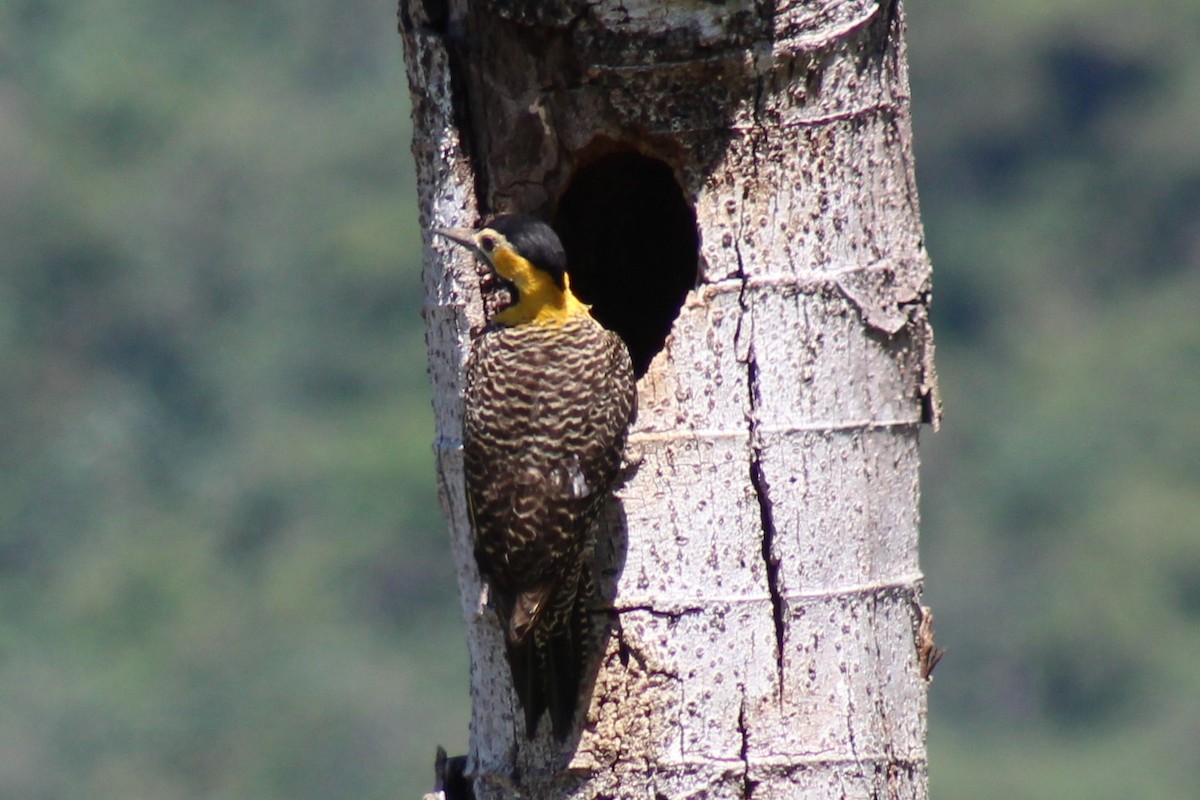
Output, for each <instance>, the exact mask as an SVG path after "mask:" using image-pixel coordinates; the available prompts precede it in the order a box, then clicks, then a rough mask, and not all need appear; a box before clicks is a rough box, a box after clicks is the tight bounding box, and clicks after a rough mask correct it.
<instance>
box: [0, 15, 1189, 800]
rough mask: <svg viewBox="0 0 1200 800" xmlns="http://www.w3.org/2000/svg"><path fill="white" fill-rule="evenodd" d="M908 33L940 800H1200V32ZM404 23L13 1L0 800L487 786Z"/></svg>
mask: <svg viewBox="0 0 1200 800" xmlns="http://www.w3.org/2000/svg"><path fill="white" fill-rule="evenodd" d="M908 14H909V22H910V38H909V45H910V47H909V57H910V66H911V70H912V83H913V92H914V98H915V105H914V115H915V129H916V145H917V151H918V152H917V155H918V179H919V182H920V188H921V199H922V203H923V208H924V219H925V225H926V229H927V234H928V243H929V248H930V251H931V252H932V254H933V257H934V261H935V267H936V299H935V308H934V316H935V322H936V325H937V332H938V336H939V340H938V344H939V348H938V366H939V368H940V371H941V378H942V389H943V392H944V395H945V401H946V406H947V418H946V422H945V427H944V430H943V432H942V433H940V434H938V435H937V436H934V435H928V436H926V438H925V441H924V450H923V453H924V461H925V468H924V472H923V487H924V501H923V510H924V523H923V531H922V532H923V551H922V559H923V565H924V567H925V571H926V573H927V575H928V595H927V597H928V600H929V601H930V603H931V604H932V605H933V606H934V609H935V611H936V613H937V623H938V635H939V640H940V643H941V644H943V645H944V646H946V647H947V648H948V649H949V653H948V655H947V656H946V659H945V661H944V662H943V663H942V665H941V666H940V667H939V669H938V671H937V674H936V679H935V681H934V683H933V685H932V687H931V688H932V691H931V707H932V711H931V721H930V727H931V736H930V757H931V760H932V768H931V769H932V788H933V796H934V798H935V800H950V799H951V798H975V799H982V800H989V799H990V798H996V799H997V800H999V799H1000V798H1005V799H1008V798H1048V799H1049V798H1055V799H1056V800H1057V799H1061V798H1089V799H1091V798H1114V799H1115V798H1130V797H1145V798H1194V797H1197V796H1200V522H1197V520H1200V491H1198V488H1200V312H1198V311H1197V304H1198V303H1197V301H1198V300H1200V47H1198V46H1197V42H1200V5H1198V4H1196V3H1195V2H1194V1H1192V0H1189V2H1182V1H1180V2H1167V1H1166V0H1163V2H1150V3H1142V4H1137V3H1132V2H1126V3H1124V4H1122V3H1117V2H1106V1H1105V0H1093V2H1090V3H1082V2H1056V3H1040V2H1015V3H959V2H952V0H911V2H910V3H909V6H908ZM394 19H395V11H394V5H393V1H392V0H339V2H332V1H331V0H291V2H286V3H285V2H280V1H279V0H259V2H256V3H238V2H228V0H209V1H208V2H203V3H201V2H196V1H195V0H174V2H164V0H92V1H91V2H87V3H65V2H50V1H49V0H0V337H2V346H0V411H2V413H0V798H14V799H19V800H26V799H27V800H40V799H41V798H47V799H49V798H56V799H57V798H80V799H81V800H82V799H83V798H86V799H87V800H108V799H109V798H111V799H112V800H129V799H130V798H155V799H158V798H162V800H172V799H173V798H211V799H214V800H215V799H216V798H229V799H230V800H232V799H233V798H237V799H238V800H254V799H255V798H284V797H286V798H289V800H303V799H304V798H347V800H349V799H350V798H353V799H354V800H368V799H369V798H385V797H386V798H394V797H416V796H419V794H420V793H421V792H423V791H425V790H427V789H428V788H429V786H430V780H431V777H432V769H431V766H432V755H433V746H434V745H435V744H436V743H439V742H440V743H443V744H445V745H447V746H448V747H449V748H450V749H451V750H452V751H462V750H463V749H464V748H465V745H466V724H467V703H468V700H467V686H466V663H465V662H466V655H465V648H464V646H463V630H462V625H461V623H460V621H459V611H458V604H457V596H456V589H455V585H454V580H453V576H452V570H451V566H450V557H449V553H448V546H447V542H446V538H445V534H444V529H443V526H442V522H441V519H440V516H439V511H438V507H437V502H436V496H435V491H434V485H433V471H432V457H431V455H430V449H429V441H430V439H431V414H430V410H429V409H430V404H429V387H428V383H427V379H426V377H425V364H424V349H423V343H422V333H421V321H420V316H419V307H420V302H421V287H420V279H419V267H420V265H419V260H420V250H419V244H420V239H419V234H418V231H417V229H416V210H415V196H414V187H413V168H412V164H411V157H410V155H409V151H408V138H409V125H408V111H407V85H406V83H405V78H404V72H403V64H402V61H401V55H400V44H399V40H398V37H397V36H396V35H395V32H394V30H395V24H394Z"/></svg>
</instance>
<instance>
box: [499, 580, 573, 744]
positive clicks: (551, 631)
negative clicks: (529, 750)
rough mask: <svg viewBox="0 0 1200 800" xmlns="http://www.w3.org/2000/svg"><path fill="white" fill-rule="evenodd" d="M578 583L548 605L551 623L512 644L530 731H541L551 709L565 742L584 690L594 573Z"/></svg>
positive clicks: (519, 696) (518, 687)
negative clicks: (545, 716)
mask: <svg viewBox="0 0 1200 800" xmlns="http://www.w3.org/2000/svg"><path fill="white" fill-rule="evenodd" d="M578 584H579V585H578V586H576V587H563V589H560V591H559V592H558V594H557V596H555V597H554V598H552V599H551V602H552V603H553V605H552V606H551V607H550V608H547V609H546V613H547V618H546V619H545V620H544V622H545V624H543V625H538V626H537V627H536V628H534V629H533V630H532V631H530V632H529V634H528V635H527V636H525V637H524V638H523V639H519V640H517V641H513V640H512V639H511V638H510V639H508V642H507V650H508V653H507V654H508V663H509V666H510V667H511V669H512V677H513V687H514V688H515V689H516V691H517V699H518V700H519V701H520V703H521V707H522V708H523V709H524V711H525V735H526V736H527V737H529V738H530V739H532V738H533V737H534V736H535V735H536V733H537V725H538V721H539V720H541V718H542V714H544V713H545V712H546V711H549V712H550V725H551V728H552V730H553V732H554V738H555V739H557V740H559V741H560V742H561V741H564V740H565V739H566V738H567V736H568V734H569V733H570V732H571V726H572V723H573V722H574V720H575V712H576V710H578V708H579V697H580V695H581V694H582V691H583V686H582V684H583V675H584V666H585V664H586V661H587V652H588V639H589V636H590V634H591V617H590V615H589V613H588V605H589V603H590V600H591V597H592V589H591V586H592V581H591V576H590V575H586V570H585V575H584V576H581V577H580V578H579V580H578Z"/></svg>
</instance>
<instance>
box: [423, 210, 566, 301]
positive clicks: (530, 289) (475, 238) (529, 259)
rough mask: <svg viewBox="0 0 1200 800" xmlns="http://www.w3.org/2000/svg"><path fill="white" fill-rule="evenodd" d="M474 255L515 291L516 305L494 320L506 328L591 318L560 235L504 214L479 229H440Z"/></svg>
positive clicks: (527, 219) (537, 222) (523, 217)
mask: <svg viewBox="0 0 1200 800" xmlns="http://www.w3.org/2000/svg"><path fill="white" fill-rule="evenodd" d="M433 232H434V233H436V234H438V235H440V236H444V237H445V238H447V239H449V240H450V241H452V242H456V243H458V244H460V245H462V246H463V247H466V248H468V249H470V250H472V251H474V252H475V253H476V254H477V255H478V256H479V257H480V258H482V259H483V260H484V262H486V263H487V265H488V266H489V267H490V268H491V269H492V271H493V272H495V273H496V275H497V276H498V277H499V278H500V279H501V280H503V281H504V282H505V283H507V284H509V286H511V287H512V289H513V292H514V294H515V301H514V302H513V304H512V305H510V306H508V307H507V308H505V309H503V310H501V311H500V312H498V313H497V314H496V315H495V317H494V318H493V321H494V322H497V323H499V324H501V325H524V324H527V323H533V324H538V325H554V324H562V323H563V322H565V321H566V320H567V319H568V318H569V317H571V316H573V315H575V314H579V313H584V314H586V313H588V311H587V308H588V307H587V306H586V305H584V304H583V303H581V302H580V301H579V300H578V299H577V298H576V297H575V295H574V294H573V293H572V292H571V281H570V278H569V277H568V276H567V254H566V251H564V250H563V246H562V242H561V241H559V238H558V234H556V233H555V232H554V230H553V229H552V228H551V227H550V226H549V225H547V224H546V223H544V222H542V221H541V220H538V219H534V218H533V217H530V216H526V215H524V214H502V215H500V216H498V217H495V218H493V219H492V220H490V221H488V222H487V223H485V224H484V225H483V227H481V228H478V229H471V228H434V230H433Z"/></svg>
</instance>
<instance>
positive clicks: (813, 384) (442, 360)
mask: <svg viewBox="0 0 1200 800" xmlns="http://www.w3.org/2000/svg"><path fill="white" fill-rule="evenodd" d="M400 22H401V25H400V27H401V33H402V36H403V39H404V44H405V53H406V63H407V68H408V74H409V81H410V86H411V91H412V99H413V123H414V141H413V151H414V155H415V157H416V162H417V172H418V191H419V194H420V209H421V222H422V225H423V226H424V227H425V228H426V229H428V228H429V227H430V226H456V225H466V224H474V223H475V222H477V221H478V220H479V219H480V218H481V217H483V216H486V215H487V214H491V213H496V212H500V211H523V212H529V213H534V214H539V215H541V216H543V217H545V218H547V219H556V220H559V221H561V222H562V223H563V226H562V228H560V233H563V234H564V241H565V242H567V243H568V257H569V259H570V260H571V263H572V264H573V265H574V264H575V263H576V260H577V259H580V260H583V259H586V258H587V257H591V256H595V255H596V253H600V254H601V256H603V258H600V260H599V262H598V263H599V265H600V266H599V273H598V274H599V275H600V277H598V278H596V280H597V281H601V282H602V281H603V278H604V275H603V273H604V265H605V264H611V263H616V261H619V260H620V258H619V257H620V256H621V255H622V254H628V253H632V252H635V251H636V253H644V252H646V251H647V250H648V249H652V248H653V247H658V246H659V245H661V246H662V247H663V248H664V249H663V250H662V253H663V254H665V255H662V256H661V258H659V256H658V255H656V256H655V258H656V259H659V260H660V261H662V260H663V259H667V258H668V257H669V253H668V252H667V251H668V250H670V248H675V249H677V250H679V249H682V251H683V257H684V258H685V260H687V263H688V264H689V265H694V269H695V273H694V275H689V276H688V280H687V284H686V286H684V289H683V290H682V291H681V292H680V293H679V297H680V298H682V304H681V307H678V310H677V311H676V310H675V307H676V306H679V305H680V304H679V302H678V300H673V301H671V302H672V303H673V305H672V307H671V309H670V313H669V314H668V316H667V321H668V322H669V321H670V319H671V318H672V317H674V321H673V324H671V326H670V328H669V335H666V338H665V342H663V341H661V336H660V337H659V338H658V339H655V338H654V336H653V335H652V334H646V340H645V341H644V342H642V343H641V344H642V346H643V349H644V350H645V351H646V359H645V361H646V363H645V364H643V365H642V366H643V369H644V375H643V376H642V377H641V379H640V382H639V403H640V411H639V417H638V420H637V422H636V424H635V427H634V429H633V432H632V435H631V454H630V455H631V458H632V460H634V461H636V462H637V465H638V466H637V468H636V470H634V471H633V472H632V476H631V477H630V479H629V480H628V482H627V483H626V484H625V485H624V486H623V487H622V488H621V489H620V490H619V491H618V492H617V495H616V497H615V499H614V501H613V502H612V503H611V504H610V507H609V509H608V511H607V513H606V514H605V516H604V520H603V521H602V524H601V525H600V526H599V530H598V531H597V532H596V547H595V551H596V552H595V556H594V562H595V563H594V568H595V572H596V575H597V578H598V579H599V581H600V583H601V584H602V587H603V589H602V591H603V594H604V603H605V604H607V605H608V606H610V608H608V609H601V610H600V612H599V613H601V614H602V618H604V619H607V620H608V622H609V624H608V625H606V626H601V627H602V629H603V630H602V635H598V638H597V642H596V647H597V650H598V654H597V656H596V658H597V666H596V667H595V669H596V671H597V675H596V679H595V685H594V688H593V690H592V691H591V694H590V698H585V699H584V701H583V705H584V706H585V707H586V709H587V710H586V716H585V717H584V719H583V721H582V726H581V731H580V733H579V734H578V735H577V736H576V737H573V738H572V739H571V740H570V741H569V742H568V743H567V744H566V745H565V746H559V745H557V744H556V743H554V742H553V741H552V740H551V739H550V737H549V735H548V734H546V733H543V735H542V737H539V738H538V739H535V740H534V741H532V742H528V741H526V740H525V738H524V732H523V726H522V724H521V715H520V714H519V713H517V709H516V708H515V701H514V698H513V695H512V691H511V687H510V685H509V675H508V670H507V667H506V665H505V663H504V659H503V647H502V641H501V637H500V633H499V630H498V628H497V626H496V621H495V617H494V614H492V613H491V612H490V611H489V610H488V609H487V606H486V591H485V590H484V589H483V587H482V585H481V582H480V579H479V575H478V573H477V571H476V568H475V565H474V562H473V558H472V555H471V545H470V532H469V526H468V520H467V514H466V509H465V502H464V496H463V485H462V451H461V441H460V435H461V419H462V409H461V397H462V374H463V363H464V358H465V354H466V352H467V348H468V345H469V342H470V337H471V335H472V333H473V332H474V331H477V330H478V329H479V328H480V327H481V326H482V324H483V321H484V315H485V311H484V304H485V299H484V292H482V291H481V288H480V286H481V284H480V279H479V276H478V274H477V271H476V268H475V267H474V266H473V265H472V264H471V263H470V262H469V261H468V260H467V259H465V258H464V257H463V256H462V254H461V253H458V252H454V251H452V250H450V249H447V248H443V247H442V245H440V244H432V243H430V242H429V240H428V239H427V247H428V248H429V249H428V250H427V253H426V259H425V263H426V266H425V287H426V303H425V317H426V322H427V326H428V344H429V358H430V372H431V375H432V379H433V385H434V405H435V410H436V419H437V433H436V443H435V449H436V453H437V463H438V470H439V478H440V486H441V493H442V501H443V504H444V509H445V513H446V516H447V519H448V520H449V525H450V530H451V536H452V541H453V545H454V556H455V560H456V564H457V570H458V579H459V584H460V588H461V590H462V597H463V610H464V615H465V618H466V622H467V634H468V635H467V640H468V647H469V653H470V659H471V696H472V704H473V711H472V720H471V745H470V755H469V759H468V761H467V773H468V775H469V777H471V778H472V779H473V782H474V791H475V794H476V796H478V797H481V798H499V797H517V796H523V797H536V798H550V797H579V798H596V797H606V798H633V797H637V798H671V799H672V800H674V798H685V797H695V798H699V797H705V798H750V797H754V798H831V797H849V798H859V797H861V798H868V797H870V798H876V797H889V798H923V797H925V795H926V760H925V743H924V740H925V727H926V705H925V703H926V700H925V680H924V679H923V677H922V674H921V665H920V663H919V658H918V642H917V638H918V628H919V625H920V622H921V609H920V602H919V601H920V587H921V580H922V577H921V573H920V570H919V566H918V561H917V516H918V512H917V500H918V485H917V466H918V455H917V440H918V430H919V428H920V426H921V424H922V423H923V422H930V421H935V420H936V417H937V414H938V409H937V403H936V398H935V389H934V378H933V372H932V339H931V333H930V329H929V325H928V317H927V304H928V297H929V276H930V268H929V262H928V258H927V256H926V253H925V250H924V248H923V244H922V230H921V224H920V218H919V210H918V205H917V193H916V188H915V185H914V177H913V163H912V148H911V132H910V125H909V110H908V105H909V97H908V80H907V75H906V71H905V60H904V45H903V24H902V18H901V12H900V9H899V4H898V3H893V2H874V1H873V0H836V1H835V0H825V1H824V2H822V1H821V0H809V1H808V2H786V0H776V1H775V2H752V1H751V0H729V1H728V2H701V1H699V0H624V1H623V2H622V1H621V0H595V1H593V2H582V0H554V1H551V0H542V1H541V2H533V1H532V0H528V1H527V2H503V1H502V0H472V1H470V2H468V0H449V1H448V2H435V1H434V0H425V1H424V2H422V1H421V0H402V3H401V8H400ZM622 154H633V155H632V157H633V158H635V159H641V160H640V161H637V160H635V161H633V162H629V161H621V160H620V157H621V156H622ZM606 159H608V160H606ZM614 159H615V160H614ZM630 164H634V167H633V168H632V169H629V165H630ZM597 165H599V167H598V169H599V172H598V173H596V174H597V175H598V176H599V178H598V179H599V180H601V182H602V183H603V181H604V180H610V179H611V180H612V181H616V183H615V184H611V183H610V184H604V185H605V186H609V188H610V189H611V190H612V192H616V193H617V194H616V195H615V196H616V197H617V198H618V199H617V201H615V202H616V205H618V206H619V205H628V203H626V202H625V201H624V200H622V199H621V198H622V197H625V195H621V194H620V191H622V190H621V189H620V188H619V186H618V185H623V186H624V187H625V189H624V190H623V191H626V192H627V193H628V192H632V194H629V195H628V196H629V197H637V196H648V195H652V194H653V191H657V190H658V189H661V188H662V187H652V186H651V185H650V184H651V183H653V181H659V180H665V181H666V182H668V183H670V184H671V186H670V187H669V190H670V191H674V192H676V193H677V194H678V196H679V198H680V203H681V204H682V206H683V207H685V208H686V210H687V212H688V214H689V215H694V223H690V222H689V224H694V228H695V232H694V233H693V234H692V238H690V239H689V238H688V237H687V236H678V235H676V234H675V233H664V234H663V236H662V237H655V236H653V231H655V230H659V229H658V228H656V227H655V224H651V225H650V227H649V228H643V229H642V234H640V235H642V237H643V238H641V239H636V240H635V241H633V242H632V244H630V243H628V242H627V243H626V244H627V245H628V246H626V247H624V248H623V247H622V243H621V241H619V240H620V239H621V237H622V236H623V235H625V234H624V233H622V231H623V230H624V231H626V232H627V231H629V230H631V228H629V226H626V227H625V228H623V229H622V228H621V227H620V226H615V227H606V226H605V220H604V217H605V214H606V212H614V211H619V209H615V207H614V204H613V202H609V205H607V206H606V205H605V202H606V200H605V197H606V195H605V191H608V190H601V191H597V192H596V193H595V194H591V195H589V194H586V193H584V194H582V195H580V194H579V193H576V194H572V192H573V189H572V186H573V183H575V184H576V185H582V182H583V181H584V176H585V175H586V174H588V173H587V170H588V169H589V167H596V166H597ZM654 166H657V167H662V169H661V175H659V174H658V173H656V172H655V170H654V169H652V168H651V167H654ZM642 167H645V169H643V168H642ZM622 169H626V170H627V171H628V174H627V175H624V177H617V178H613V176H614V175H618V174H623V173H621V170H622ZM661 176H666V177H665V178H662V177H661ZM622 181H624V184H622V183H621V182H622ZM612 186H618V188H612ZM630 187H632V189H631V188H630ZM609 199H610V200H611V198H609ZM589 204H591V205H589ZM568 206H570V209H568ZM658 207H659V204H658V203H657V202H654V203H648V204H647V205H646V206H645V208H646V210H645V212H644V213H643V212H642V211H640V210H639V212H638V213H639V214H640V215H641V216H649V217H653V216H654V214H656V213H658V212H657V211H656V209H657V208H658ZM572 209H573V210H572ZM569 210H570V214H568V211H569ZM691 218H692V217H690V216H689V217H688V219H689V220H690V219H691ZM652 222H653V220H652ZM629 224H630V225H636V224H638V223H637V221H636V220H634V221H631V222H630V223H629ZM663 225H664V227H663V228H662V230H663V231H668V230H669V231H676V230H678V225H677V224H674V223H671V224H668V223H667V222H664V223H663ZM672 225H674V227H672ZM588 226H593V227H591V228H589V227H588ZM564 228H566V229H570V230H574V231H575V233H574V235H573V236H572V235H568V233H569V230H564ZM646 230H649V231H651V234H649V235H647V234H645V231H646ZM662 240H665V243H664V241H662ZM571 241H575V242H576V245H575V250H574V251H572V246H571ZM605 248H609V250H608V251H606V250H605ZM689 249H690V252H689ZM605 252H608V253H609V255H607V256H605V255H604V253H605ZM654 252H655V253H658V252H659V251H657V250H655V251H654ZM589 254H590V256H589ZM598 258H599V257H598ZM605 259H608V260H607V261H605ZM657 263H659V261H656V260H651V261H649V262H647V264H646V265H645V268H644V269H642V268H641V267H639V269H640V270H641V272H640V273H638V272H635V273H630V274H628V275H626V274H625V273H621V274H622V275H623V276H624V277H622V279H621V282H620V285H618V286H616V287H615V288H616V290H617V292H618V296H619V297H621V298H622V300H621V302H623V303H624V304H625V305H627V306H629V307H631V308H632V309H633V311H634V312H636V313H635V314H633V315H632V316H633V317H635V318H636V317H642V316H652V315H653V313H658V312H657V311H655V310H654V308H657V306H654V308H651V306H653V302H652V301H651V300H648V299H647V298H646V297H644V295H645V294H648V293H650V290H649V289H646V288H645V287H646V286H652V287H653V286H656V284H653V282H651V283H649V284H647V283H643V281H642V280H641V279H639V278H638V275H639V274H643V275H652V274H653V273H654V272H655V264H657ZM662 263H665V261H662ZM610 288H612V287H610ZM668 294H669V293H668ZM584 299H585V300H588V299H589V298H588V297H586V296H585V297H584ZM654 302H657V301H654ZM644 303H645V304H647V305H643V304H644ZM615 305H619V303H618V304H615ZM597 309H598V312H599V310H601V309H600V304H599V303H597ZM619 311H620V309H619V308H618V309H616V311H615V312H614V313H617V312H619ZM643 311H644V312H645V313H642V312H643ZM676 314H677V316H675V315H676ZM598 315H599V314H598ZM630 324H631V325H634V324H637V320H636V319H634V321H633V322H631V323H630ZM618 329H619V328H618ZM663 330H664V332H666V330H667V329H666V327H664V328H663ZM619 332H622V333H623V334H625V333H626V331H622V330H620V329H619ZM641 335H642V334H641V333H638V334H636V336H634V335H633V334H631V337H633V338H637V336H641ZM631 348H632V349H636V348H634V345H633V344H632V343H631ZM635 360H637V356H636V354H635ZM543 727H544V728H545V727H548V725H544V726H543Z"/></svg>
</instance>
